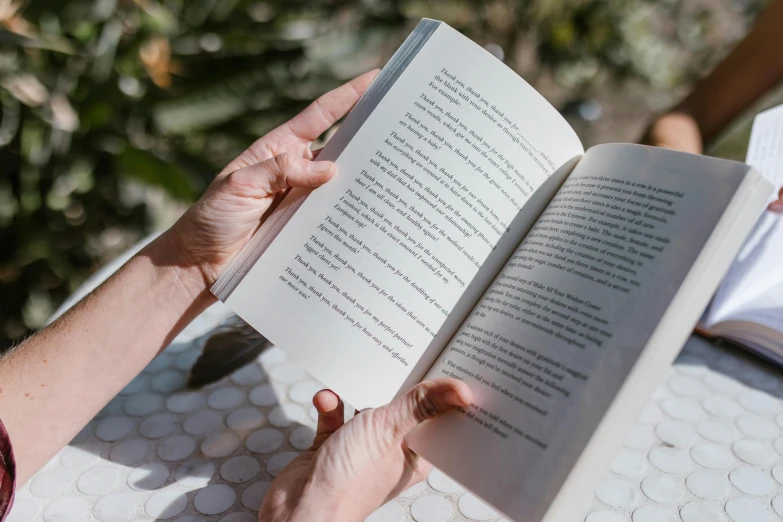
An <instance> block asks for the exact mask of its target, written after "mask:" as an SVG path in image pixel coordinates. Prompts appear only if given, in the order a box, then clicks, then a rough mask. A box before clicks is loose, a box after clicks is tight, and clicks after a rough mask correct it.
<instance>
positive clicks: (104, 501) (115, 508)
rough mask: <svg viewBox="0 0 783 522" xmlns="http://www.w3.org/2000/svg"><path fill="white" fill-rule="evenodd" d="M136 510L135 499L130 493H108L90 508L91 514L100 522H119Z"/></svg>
mask: <svg viewBox="0 0 783 522" xmlns="http://www.w3.org/2000/svg"><path fill="white" fill-rule="evenodd" d="M135 510H136V497H135V496H134V495H133V494H132V493H126V492H119V493H109V494H108V495H106V496H105V497H101V498H100V499H98V502H97V503H96V504H95V506H94V507H93V508H92V514H93V516H94V517H95V518H97V519H98V520H100V521H101V522H121V521H124V520H127V519H128V517H130V515H131V513H133V512H134V511H135Z"/></svg>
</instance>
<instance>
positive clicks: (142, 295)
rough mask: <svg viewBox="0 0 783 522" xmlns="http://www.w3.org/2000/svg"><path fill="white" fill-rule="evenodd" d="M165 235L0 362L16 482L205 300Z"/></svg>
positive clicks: (2, 411) (2, 407)
mask: <svg viewBox="0 0 783 522" xmlns="http://www.w3.org/2000/svg"><path fill="white" fill-rule="evenodd" d="M176 254H177V252H176V250H175V248H174V247H173V246H172V245H171V244H170V243H169V241H168V240H167V237H166V235H164V236H161V237H160V238H158V239H157V240H156V241H154V242H153V243H151V244H150V245H148V246H147V247H146V248H145V249H143V250H142V251H141V252H140V253H139V254H137V255H136V256H134V257H133V258H132V259H131V260H130V261H128V263H126V264H125V265H124V266H123V267H122V268H121V269H120V270H118V271H117V273H116V274H114V275H113V276H112V277H111V278H110V279H109V280H107V281H106V282H105V283H104V284H102V285H101V286H99V287H98V288H97V289H95V290H94V291H93V292H92V293H91V294H89V295H88V296H87V297H85V298H84V299H83V300H82V301H81V302H79V303H78V304H77V305H75V306H74V307H73V308H72V309H71V310H69V311H68V312H67V313H65V314H64V315H63V316H62V317H61V318H59V319H58V320H57V321H55V322H54V323H53V324H51V325H50V326H48V327H46V328H44V329H43V330H41V331H40V332H38V333H37V334H35V335H34V336H32V337H30V338H29V339H28V340H26V341H25V342H24V343H22V344H21V345H20V346H18V347H17V348H16V349H15V350H14V351H13V352H12V353H11V354H9V355H7V356H6V357H4V358H3V359H2V360H0V419H2V421H3V423H4V424H5V426H6V428H7V430H8V433H9V435H10V437H11V442H12V444H13V446H14V451H15V453H16V458H17V466H18V475H17V480H18V483H19V484H22V483H24V482H25V481H26V480H27V479H28V478H29V477H30V476H31V475H32V474H33V473H34V472H35V471H36V470H37V469H39V468H40V467H41V466H42V465H43V464H44V463H46V462H47V461H48V460H49V459H50V458H51V457H52V456H53V455H54V454H55V453H56V452H57V451H59V450H60V449H61V448H62V447H63V446H64V445H65V444H67V443H68V441H70V440H71V438H73V436H74V435H76V433H78V432H79V430H81V429H82V427H84V425H85V424H87V423H88V422H89V421H90V419H92V418H93V417H94V416H95V414H96V413H97V412H98V411H100V409H101V408H103V406H104V405H105V404H106V403H107V402H108V401H109V400H111V399H112V397H114V396H115V395H116V394H117V392H119V391H120V390H121V389H122V388H123V387H124V386H125V385H126V384H127V383H128V382H130V381H131V380H132V379H133V378H134V377H135V376H136V375H137V374H138V373H139V372H140V371H141V370H142V369H143V368H144V367H145V366H146V365H147V364H148V363H149V362H150V360H152V358H153V357H155V355H157V354H158V352H160V350H161V349H163V348H164V347H165V346H166V345H167V344H168V343H169V341H170V340H171V339H172V338H173V337H174V336H176V335H177V333H178V332H179V331H180V330H181V329H182V328H183V327H184V326H185V325H187V324H188V323H189V322H190V321H191V320H192V319H193V318H194V317H195V316H196V315H198V313H200V312H201V311H202V310H203V309H204V308H205V307H206V306H208V305H209V304H210V303H211V300H212V298H211V297H209V294H208V292H207V291H206V289H205V287H204V284H203V280H202V279H201V278H200V276H199V275H198V274H197V273H196V272H195V271H194V269H192V268H188V267H185V266H182V263H177V262H176V261H175V259H176Z"/></svg>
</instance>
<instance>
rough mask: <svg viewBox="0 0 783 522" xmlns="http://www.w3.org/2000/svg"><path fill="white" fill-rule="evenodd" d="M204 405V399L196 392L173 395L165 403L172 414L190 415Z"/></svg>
mask: <svg viewBox="0 0 783 522" xmlns="http://www.w3.org/2000/svg"><path fill="white" fill-rule="evenodd" d="M203 405H204V397H203V396H202V395H201V394H200V393H198V392H184V393H175V394H174V395H172V396H171V397H169V399H168V400H167V401H166V408H168V410H169V411H170V412H172V413H190V412H192V411H196V410H198V409H200V408H201V407H202V406H203Z"/></svg>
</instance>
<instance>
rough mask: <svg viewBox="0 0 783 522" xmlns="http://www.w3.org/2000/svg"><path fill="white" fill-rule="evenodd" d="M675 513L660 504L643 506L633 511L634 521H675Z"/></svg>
mask: <svg viewBox="0 0 783 522" xmlns="http://www.w3.org/2000/svg"><path fill="white" fill-rule="evenodd" d="M674 520H675V519H674V515H673V514H672V512H671V511H669V510H668V509H664V508H662V507H660V506H655V505H647V506H642V507H640V508H639V509H637V510H636V511H634V512H633V522H674Z"/></svg>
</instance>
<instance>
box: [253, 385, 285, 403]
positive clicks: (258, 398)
mask: <svg viewBox="0 0 783 522" xmlns="http://www.w3.org/2000/svg"><path fill="white" fill-rule="evenodd" d="M248 399H250V402H252V403H253V404H255V405H256V406H272V405H273V404H277V403H278V401H279V399H278V396H277V390H276V389H275V387H274V386H272V385H271V384H262V385H261V386H256V387H255V388H253V389H252V390H251V391H250V395H249V396H248Z"/></svg>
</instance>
